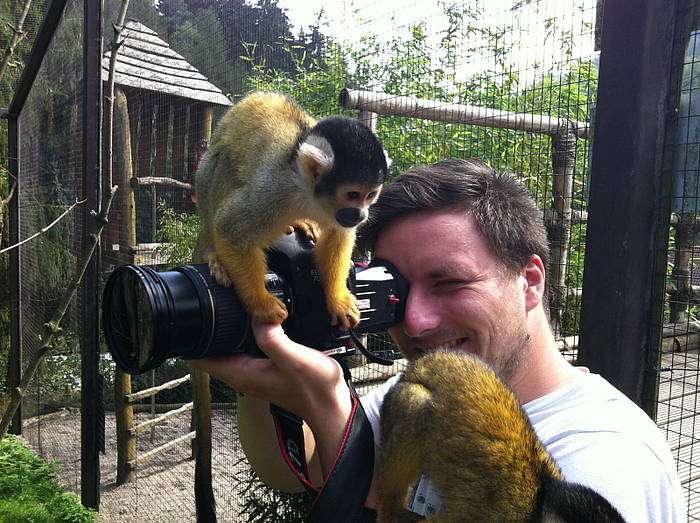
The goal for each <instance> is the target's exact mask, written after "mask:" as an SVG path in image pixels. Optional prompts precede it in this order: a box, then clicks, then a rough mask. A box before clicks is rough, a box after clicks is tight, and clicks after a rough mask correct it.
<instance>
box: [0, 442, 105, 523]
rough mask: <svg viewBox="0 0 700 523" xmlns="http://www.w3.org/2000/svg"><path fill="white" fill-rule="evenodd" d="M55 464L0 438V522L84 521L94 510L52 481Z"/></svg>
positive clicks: (94, 517) (53, 479)
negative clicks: (84, 505)
mask: <svg viewBox="0 0 700 523" xmlns="http://www.w3.org/2000/svg"><path fill="white" fill-rule="evenodd" d="M57 472H58V466H57V465H56V464H55V463H47V462H46V461H44V460H43V459H41V458H40V457H39V456H37V455H36V454H34V453H33V452H32V451H31V450H29V449H28V448H27V447H25V446H24V445H22V444H21V443H20V441H19V440H18V439H17V438H14V437H13V436H9V435H8V436H6V438H5V439H4V440H2V441H0V523H20V522H26V521H31V522H33V523H44V522H46V523H53V522H67V523H83V522H84V523H88V522H92V521H95V520H96V513H95V512H94V511H92V510H90V509H87V508H85V507H83V506H82V505H81V504H80V499H79V498H78V496H76V495H75V494H72V493H69V492H63V490H62V489H61V487H59V486H58V485H57V484H56V474H57Z"/></svg>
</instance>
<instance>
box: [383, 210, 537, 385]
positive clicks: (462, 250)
mask: <svg viewBox="0 0 700 523" xmlns="http://www.w3.org/2000/svg"><path fill="white" fill-rule="evenodd" d="M374 255H375V257H377V258H382V259H385V260H388V261H390V262H391V263H393V264H394V265H395V266H396V267H397V269H398V270H399V271H401V273H402V274H403V275H404V276H405V277H406V278H407V279H408V281H409V283H410V285H411V287H410V292H409V295H408V297H407V302H406V314H405V317H404V321H403V322H402V323H400V324H398V325H395V326H394V327H392V328H391V329H390V330H389V333H390V334H391V336H392V337H393V338H394V340H395V341H396V343H397V345H398V346H399V348H400V349H401V351H402V352H403V353H404V354H405V355H406V357H407V358H408V359H409V360H410V359H414V358H417V357H419V356H421V355H422V354H424V353H426V352H430V351H432V350H435V349H437V348H449V349H453V350H463V351H465V352H469V353H472V354H475V355H477V356H479V357H480V358H481V359H482V360H484V361H485V362H487V363H488V364H490V365H491V366H492V367H493V368H494V369H495V370H496V371H497V372H499V373H500V374H501V376H502V377H503V378H504V379H506V381H509V380H510V378H512V377H513V375H514V374H515V372H516V371H517V370H518V369H519V368H520V366H521V364H522V361H523V358H524V357H526V355H527V352H528V350H527V349H528V347H529V343H528V340H529V337H528V333H527V327H526V318H527V310H526V300H525V292H526V289H527V281H526V278H525V276H524V275H522V274H517V275H516V274H513V273H512V272H507V271H506V270H505V269H504V267H503V264H502V263H500V262H499V260H498V259H497V258H496V256H495V255H494V254H493V252H492V251H491V248H490V247H489V245H488V243H487V242H486V240H485V239H484V237H483V236H482V235H481V233H480V232H479V230H478V229H477V227H476V225H475V223H474V220H473V218H472V217H471V215H465V213H464V212H455V211H435V212H433V211H424V212H420V213H415V214H413V215H409V216H406V217H403V218H400V219H398V220H396V221H395V222H394V223H392V224H390V225H389V226H388V227H387V228H386V229H384V231H382V233H381V234H380V236H379V238H378V240H377V242H376V245H375V249H374Z"/></svg>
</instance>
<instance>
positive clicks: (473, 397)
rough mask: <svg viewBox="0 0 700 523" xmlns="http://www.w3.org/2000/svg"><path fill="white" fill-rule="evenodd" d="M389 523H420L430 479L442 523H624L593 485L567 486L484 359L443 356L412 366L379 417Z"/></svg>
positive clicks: (383, 518) (382, 501)
mask: <svg viewBox="0 0 700 523" xmlns="http://www.w3.org/2000/svg"><path fill="white" fill-rule="evenodd" d="M381 423H382V447H381V449H380V453H379V462H378V474H379V485H378V513H379V521H380V522H381V523H393V522H399V521H415V517H416V515H415V514H413V515H410V514H411V513H409V512H408V511H407V510H406V509H405V507H406V503H407V497H408V493H409V488H410V487H411V486H413V485H414V484H415V483H416V481H417V480H418V479H419V477H420V476H421V474H422V473H426V474H427V475H428V477H429V478H430V479H431V481H432V482H433V483H434V484H435V486H436V488H437V489H438V491H439V492H440V495H441V498H442V501H443V507H442V512H440V513H438V514H436V515H435V516H433V517H431V518H428V520H427V521H435V522H463V521H479V522H491V521H493V522H496V521H499V522H502V521H509V522H516V521H518V522H526V521H527V522H530V521H567V522H569V521H570V522H573V521H576V522H584V521H585V522H591V523H592V522H622V521H623V519H622V517H621V516H620V514H619V513H618V512H617V510H616V509H615V508H613V507H612V505H611V504H610V503H609V502H608V501H607V500H605V499H604V498H603V497H602V496H600V495H599V494H597V493H596V492H594V491H593V490H591V489H590V488H588V487H583V486H581V485H576V484H573V483H568V482H566V481H564V480H563V478H562V474H561V471H560V470H559V468H558V467H557V465H556V464H555V463H554V460H553V459H552V457H551V456H550V455H549V454H548V452H547V451H546V449H545V448H544V446H543V445H542V443H541V442H540V441H539V439H538V438H537V436H536V434H535V431H534V429H533V428H532V425H531V424H530V421H529V420H528V418H527V416H526V415H525V413H524V412H523V410H522V408H521V407H520V404H519V402H518V400H517V398H516V397H515V394H513V392H512V391H511V390H510V388H509V387H508V386H507V385H506V384H505V383H504V382H503V381H501V380H500V379H499V378H498V376H497V375H496V374H495V372H493V370H491V368H490V367H488V366H487V365H486V364H484V363H483V362H482V361H481V360H479V359H478V358H476V357H474V356H472V355H469V354H466V353H458V352H455V351H452V352H450V351H438V352H434V353H430V354H428V355H426V356H423V357H421V358H419V359H418V360H416V361H415V362H412V363H410V364H409V366H408V368H407V370H406V372H405V373H404V375H403V376H402V378H401V379H400V380H399V381H398V382H397V384H396V385H395V386H394V387H393V388H392V389H391V390H390V391H389V392H388V393H387V396H386V398H385V400H384V403H383V405H382V410H381Z"/></svg>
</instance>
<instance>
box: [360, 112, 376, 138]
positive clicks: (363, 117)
mask: <svg viewBox="0 0 700 523" xmlns="http://www.w3.org/2000/svg"><path fill="white" fill-rule="evenodd" d="M377 116H378V115H377V113H373V112H372V111H365V110H364V109H360V114H359V116H358V120H360V121H361V122H362V123H363V124H365V125H366V126H367V127H368V128H369V130H370V131H372V132H373V133H375V134H376V132H377Z"/></svg>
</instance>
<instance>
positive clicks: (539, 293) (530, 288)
mask: <svg viewBox="0 0 700 523" xmlns="http://www.w3.org/2000/svg"><path fill="white" fill-rule="evenodd" d="M523 275H524V277H525V285H526V286H525V309H526V310H527V311H528V312H529V311H531V310H532V309H534V308H535V307H537V305H539V304H540V303H542V298H543V296H544V282H545V270H544V264H543V263H542V259H541V258H540V257H539V256H537V255H536V254H533V255H532V257H531V258H530V261H529V262H528V263H527V265H525V267H524V268H523Z"/></svg>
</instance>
